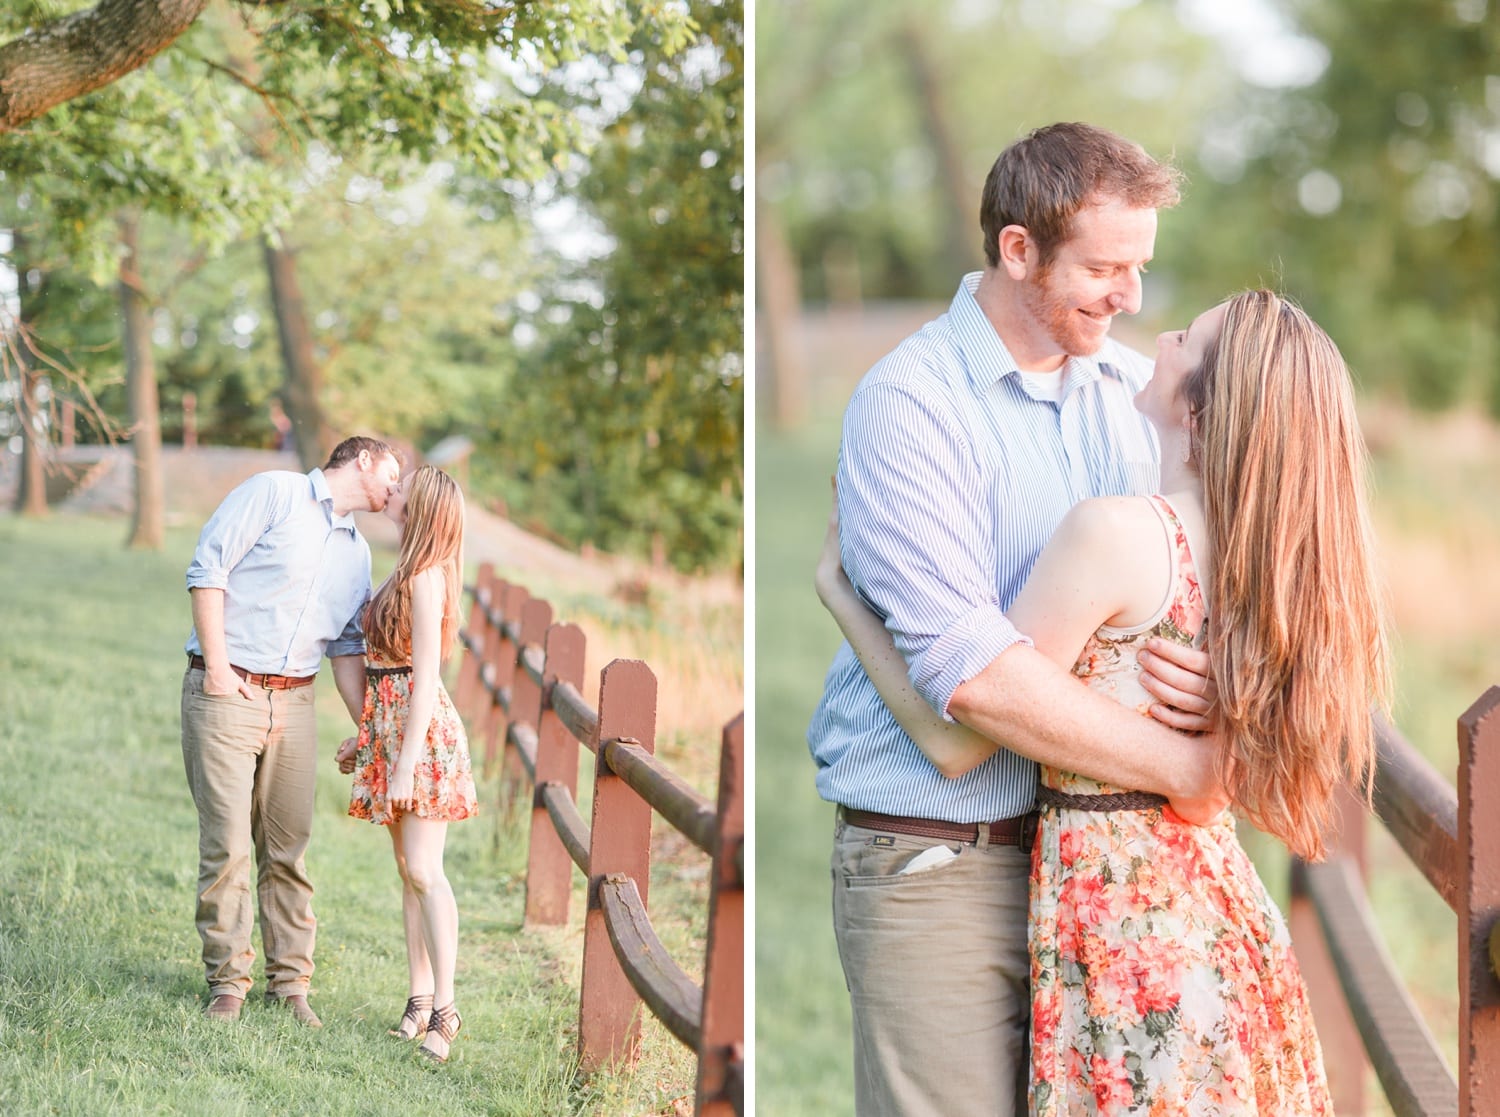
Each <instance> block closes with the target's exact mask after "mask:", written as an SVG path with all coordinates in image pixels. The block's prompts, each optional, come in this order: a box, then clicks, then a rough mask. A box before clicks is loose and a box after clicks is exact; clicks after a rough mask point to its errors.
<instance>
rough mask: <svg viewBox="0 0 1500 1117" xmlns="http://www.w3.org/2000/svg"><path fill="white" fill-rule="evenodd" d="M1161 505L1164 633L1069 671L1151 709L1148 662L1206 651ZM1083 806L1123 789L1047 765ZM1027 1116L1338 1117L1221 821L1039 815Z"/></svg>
mask: <svg viewBox="0 0 1500 1117" xmlns="http://www.w3.org/2000/svg"><path fill="white" fill-rule="evenodd" d="M1150 499H1152V500H1153V501H1155V502H1156V504H1157V508H1158V510H1159V511H1160V512H1161V514H1162V516H1163V519H1164V521H1165V522H1166V524H1167V527H1168V530H1169V534H1170V537H1171V539H1172V545H1173V553H1174V555H1175V557H1176V570H1177V578H1176V583H1175V585H1174V588H1173V592H1172V594H1171V596H1170V598H1169V600H1168V602H1167V604H1166V606H1165V608H1164V610H1163V613H1162V615H1161V616H1160V617H1159V618H1157V619H1156V620H1155V621H1153V622H1151V623H1149V624H1148V625H1145V626H1139V627H1138V628H1136V629H1133V630H1129V631H1122V630H1118V629H1110V628H1108V627H1105V628H1101V629H1100V630H1099V631H1098V632H1097V633H1095V634H1094V636H1093V637H1091V638H1090V640H1089V643H1088V645H1087V647H1085V649H1084V651H1083V654H1082V655H1081V656H1080V657H1079V660H1078V663H1077V665H1076V666H1075V667H1074V669H1073V670H1074V673H1075V674H1076V675H1078V676H1079V677H1081V678H1082V679H1083V680H1084V682H1085V683H1086V684H1087V685H1089V686H1090V687H1094V688H1096V689H1099V690H1101V691H1103V692H1105V693H1108V694H1110V695H1111V696H1112V697H1114V698H1115V699H1116V700H1117V701H1119V702H1122V703H1123V704H1125V705H1127V706H1133V707H1135V708H1136V709H1137V710H1139V711H1141V712H1142V713H1143V714H1144V713H1146V710H1147V709H1148V707H1149V706H1150V703H1151V698H1150V696H1149V694H1148V693H1147V692H1146V691H1145V689H1144V688H1143V687H1141V685H1140V681H1139V674H1140V668H1139V667H1138V666H1137V664H1136V653H1137V652H1138V651H1139V647H1140V645H1142V644H1144V643H1145V641H1146V640H1148V639H1149V638H1150V637H1152V636H1156V635H1160V636H1164V637H1166V638H1167V639H1171V640H1176V641H1178V642H1179V643H1183V644H1193V645H1195V646H1201V644H1202V642H1203V638H1204V621H1205V610H1204V603H1203V594H1202V591H1201V589H1200V587H1199V584H1198V578H1197V574H1196V570H1195V568H1194V565H1193V561H1192V555H1191V553H1190V551H1189V548H1188V541H1187V534H1186V532H1185V531H1184V530H1183V527H1182V523H1181V521H1180V520H1179V519H1178V518H1177V515H1176V513H1175V512H1174V511H1173V510H1172V508H1171V505H1170V504H1168V503H1167V501H1166V500H1165V499H1163V498H1161V497H1152V498H1150ZM1041 778H1042V782H1043V783H1045V784H1047V785H1048V786H1050V787H1055V788H1058V789H1059V790H1062V791H1067V792H1072V793H1074V794H1100V793H1107V792H1112V791H1119V790H1123V789H1120V788H1114V787H1109V786H1107V785H1104V784H1101V783H1098V782H1097V781H1094V780H1091V779H1088V778H1086V777H1083V776H1079V775H1077V774H1075V773H1071V772H1061V771H1058V770H1056V769H1051V768H1046V767H1043V768H1042V772H1041ZM1030 941H1031V987H1032V1021H1031V1060H1032V1069H1031V1106H1030V1108H1031V1111H1032V1112H1033V1113H1034V1114H1037V1115H1038V1117H1063V1115H1069V1114H1075V1113H1089V1114H1125V1113H1135V1114H1149V1115H1150V1117H1179V1115H1180V1117H1189V1115H1191V1117H1243V1115H1246V1114H1258V1115H1260V1117H1272V1115H1275V1117H1283V1115H1286V1114H1297V1115H1299V1117H1305V1115H1316V1114H1330V1113H1332V1111H1333V1110H1332V1104H1331V1102H1330V1100H1329V1096H1328V1085H1327V1081H1326V1079H1325V1077H1324V1072H1323V1056H1322V1051H1321V1048H1320V1047H1319V1044H1318V1038H1317V1034H1316V1032H1315V1031H1314V1029H1313V1020H1312V1013H1311V1010H1310V1008H1309V1007H1308V1002H1307V989H1306V986H1305V985H1304V984H1303V981H1302V975H1301V971H1300V970H1299V969H1298V966H1297V960H1296V958H1295V957H1294V955H1293V953H1292V946H1291V939H1290V936H1289V935H1288V933H1287V928H1286V922H1285V920H1283V918H1282V916H1281V912H1280V911H1279V910H1278V909H1277V907H1276V904H1275V902H1274V901H1273V900H1272V899H1271V897H1270V896H1269V894H1267V892H1266V889H1265V886H1264V885H1263V884H1262V883H1261V880H1260V877H1259V876H1258V875H1257V874H1256V872H1255V868H1254V866H1253V865H1252V864H1251V862H1250V858H1249V857H1248V856H1247V855H1246V853H1245V851H1244V848H1243V847H1242V846H1241V845H1240V843H1239V839H1238V838H1237V837H1236V835H1235V822H1234V817H1233V815H1231V814H1230V813H1229V812H1228V811H1225V812H1224V814H1223V815H1221V816H1220V817H1219V818H1218V819H1217V820H1215V821H1214V822H1213V823H1212V824H1211V825H1209V826H1203V827H1198V826H1192V825H1189V824H1188V823H1186V822H1184V821H1182V819H1181V818H1179V817H1178V816H1177V815H1175V814H1174V813H1173V812H1172V809H1171V808H1170V807H1162V808H1158V809H1155V810H1149V811H1112V812H1089V811H1079V810H1071V809H1067V810H1059V809H1056V808H1049V809H1046V810H1044V811H1043V812H1042V817H1041V826H1040V828H1039V832H1038V834H1037V841H1036V846H1035V848H1034V850H1033V852H1032V874H1031V919H1030Z"/></svg>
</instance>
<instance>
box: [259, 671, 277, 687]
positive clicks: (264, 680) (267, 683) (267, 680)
mask: <svg viewBox="0 0 1500 1117" xmlns="http://www.w3.org/2000/svg"><path fill="white" fill-rule="evenodd" d="M273 677H274V676H271V675H267V674H265V673H264V672H262V673H260V674H257V675H256V679H257V682H256V684H255V685H256V686H258V687H260V689H261V690H275V689H277V688H276V685H275V683H273V682H272V681H271V680H272V678H273Z"/></svg>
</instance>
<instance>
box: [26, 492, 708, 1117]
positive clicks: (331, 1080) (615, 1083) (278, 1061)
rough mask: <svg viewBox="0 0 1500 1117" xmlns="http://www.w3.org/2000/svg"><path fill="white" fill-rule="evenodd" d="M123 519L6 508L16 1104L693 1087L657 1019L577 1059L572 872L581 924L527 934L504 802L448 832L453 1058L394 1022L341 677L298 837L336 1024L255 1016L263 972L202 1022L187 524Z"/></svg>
mask: <svg viewBox="0 0 1500 1117" xmlns="http://www.w3.org/2000/svg"><path fill="white" fill-rule="evenodd" d="M124 534H125V531H124V525H123V524H122V523H121V522H119V521H114V520H110V521H95V520H79V519H71V518H62V517H60V518H56V519H53V520H51V521H48V522H43V523H32V522H25V521H18V520H16V519H13V518H0V584H3V585H5V586H6V587H7V594H6V597H7V601H6V608H5V624H4V628H3V632H0V680H3V686H0V1111H3V1112H6V1113H26V1114H31V1113H59V1114H80V1115H82V1114H98V1113H111V1114H135V1113H152V1114H170V1113H184V1114H188V1113H191V1114H201V1113H207V1114H221V1113H222V1114H240V1113H243V1114H258V1113H288V1114H302V1113H306V1114H322V1113H332V1112H341V1113H370V1114H377V1113H378V1114H390V1113H392V1112H427V1113H442V1114H448V1115H452V1114H467V1113H474V1114H480V1113H483V1114H492V1115H506V1114H514V1115H517V1117H520V1115H528V1117H529V1115H534V1114H549V1115H550V1114H559V1115H560V1114H622V1115H623V1114H632V1115H633V1114H644V1113H658V1112H671V1111H672V1105H673V1102H674V1100H675V1099H680V1098H682V1097H683V1096H684V1095H690V1094H691V1089H692V1075H693V1063H692V1057H691V1054H690V1053H688V1052H687V1051H685V1049H683V1048H681V1047H680V1045H678V1044H677V1042H676V1041H675V1040H674V1039H672V1038H671V1037H670V1036H669V1035H667V1033H666V1032H665V1030H664V1029H663V1028H662V1027H661V1026H660V1025H659V1024H657V1023H656V1022H655V1021H654V1020H649V1019H648V1020H647V1021H646V1024H645V1029H644V1031H645V1043H644V1055H643V1058H642V1061H641V1062H640V1064H639V1065H638V1066H637V1067H636V1069H635V1070H634V1071H632V1072H621V1073H618V1074H613V1075H611V1074H604V1075H598V1076H594V1077H593V1078H592V1079H589V1080H584V1079H582V1078H580V1077H579V1076H577V1075H576V1073H575V1064H574V1044H575V1041H576V1028H577V1013H578V1000H577V997H578V992H577V979H578V969H579V954H580V952H581V945H582V937H581V933H580V931H579V927H580V926H581V921H582V912H583V891H582V881H581V877H580V876H579V875H578V874H575V890H574V901H573V917H572V921H571V923H570V925H569V926H568V927H567V928H560V929H555V930H544V931H526V930H523V928H522V926H521V922H522V909H523V902H524V887H525V881H524V873H525V850H526V832H525V829H524V814H523V815H521V820H520V821H517V819H516V818H515V817H514V815H513V814H512V816H511V817H509V818H508V817H507V812H503V811H499V810H495V809H489V810H487V811H486V812H485V813H484V814H483V815H481V817H480V818H478V819H476V820H474V821H471V822H465V823H463V824H461V825H455V826H454V827H452V828H451V830H450V831H449V842H448V857H447V867H448V873H449V876H450V879H451V880H452V882H453V886H454V890H455V892H456V894H457V897H458V908H459V913H460V920H461V926H460V947H459V972H458V992H459V1004H460V1006H461V1008H462V1009H463V1013H464V1030H463V1033H462V1034H461V1035H460V1037H459V1038H458V1040H457V1042H456V1044H455V1048H454V1057H453V1059H452V1060H451V1061H450V1063H449V1064H448V1065H447V1066H446V1067H442V1068H437V1067H431V1066H428V1065H426V1064H425V1063H423V1062H422V1061H420V1060H419V1059H418V1058H417V1057H416V1056H415V1055H414V1053H413V1052H412V1050H411V1049H410V1048H409V1047H407V1046H405V1045H403V1044H401V1043H400V1042H399V1041H396V1040H393V1039H390V1038H388V1037H387V1036H386V1034H385V1029H386V1027H387V1026H388V1025H389V1024H390V1023H392V1022H393V1021H394V1020H395V1018H396V1017H397V1016H398V1015H399V1014H400V1010H401V1006H402V1003H403V1001H404V998H405V954H404V950H403V946H402V932H401V922H400V892H399V886H398V881H397V877H396V873H395V870H394V866H393V864H392V860H391V854H390V842H389V839H388V838H387V836H386V834H385V832H384V831H383V830H382V829H380V828H376V827H373V826H371V825H369V824H368V823H363V822H358V821H356V820H353V819H350V818H347V817H346V816H345V814H344V810H345V807H346V806H347V801H348V800H347V795H348V778H347V777H344V776H341V775H339V773H338V771H337V769H336V768H335V767H334V765H333V762H332V755H333V750H334V748H335V747H336V745H337V742H338V741H339V740H340V739H341V738H342V737H343V736H345V735H346V734H347V732H348V721H347V717H346V715H345V714H344V712H343V707H342V704H341V703H340V702H339V701H338V696H337V693H336V692H335V691H334V689H333V687H332V682H331V679H330V678H329V677H328V672H324V673H323V677H321V678H320V680H319V683H318V687H319V694H318V706H319V711H320V736H321V740H320V748H321V750H322V753H323V755H324V756H325V757H326V758H327V762H326V763H325V764H324V765H323V766H322V768H321V771H320V776H319V784H318V790H317V818H316V821H315V825H314V834H313V843H312V847H311V850H310V851H309V855H308V869H309V873H310V875H311V877H312V880H313V883H314V885H315V886H316V888H317V894H316V897H315V900H314V907H315V910H316V912H317V914H318V918H319V926H318V944H317V953H316V960H317V972H316V974H315V975H314V978H313V987H312V1001H313V1004H314V1006H315V1007H316V1008H317V1009H318V1011H319V1013H320V1014H321V1015H322V1017H323V1020H324V1023H325V1027H324V1028H323V1029H321V1030H319V1031H309V1030H306V1029H302V1028H299V1027H298V1026H296V1025H295V1024H293V1023H292V1022H291V1021H290V1020H289V1019H288V1018H287V1017H286V1016H285V1015H284V1014H280V1013H274V1012H272V1011H271V1010H269V1009H267V1008H265V1007H264V1006H263V1005H262V1004H261V1002H260V995H261V993H262V991H263V988H264V986H263V983H262V975H261V973H260V967H259V965H257V971H256V988H255V989H254V991H253V992H252V996H251V1000H250V1001H249V1002H247V1005H246V1009H245V1014H244V1017H243V1018H242V1020H241V1022H240V1023H239V1024H238V1025H237V1026H234V1025H231V1026H223V1025H215V1024H211V1023H209V1022H208V1021H206V1020H205V1019H204V1018H203V1017H202V1015H201V1008H202V1005H203V1002H204V998H205V993H206V990H205V987H204V983H203V974H202V967H201V964H200V962H199V960H198V959H199V942H198V937H197V934H196V932H195V931H194V929H193V905H194V881H195V878H196V873H197V857H196V851H197V819H196V815H195V813H194V810H193V806H192V801H191V799H190V797H189V795H188V791H187V785H186V781H185V777H184V775H183V768H182V754H181V748H180V744H179V730H178V710H177V706H178V690H179V685H180V679H181V674H182V669H183V666H184V660H183V656H182V651H181V649H182V643H183V640H184V639H185V637H186V634H187V630H188V627H189V623H190V621H189V616H188V603H187V595H186V593H185V592H184V590H183V571H184V569H185V567H186V565H187V560H188V557H189V555H190V553H191V549H192V545H193V535H192V534H191V533H188V532H173V533H172V534H171V535H170V536H169V539H168V545H167V548H166V551H165V553H163V554H150V553H131V552H127V551H124V550H123V549H121V543H122V541H123V538H124ZM585 767H586V766H585ZM582 779H583V782H584V784H585V786H586V785H587V780H588V775H587V772H585V774H584V776H583V778H582ZM496 794H497V792H496V788H495V787H493V786H491V785H488V784H486V785H485V786H483V787H482V789H481V797H482V799H483V801H485V802H486V803H492V802H494V801H495V798H496ZM701 875H702V874H701V873H698V872H697V871H696V868H695V867H692V866H691V865H690V867H689V868H686V869H685V868H684V867H682V866H680V865H677V864H675V863H673V862H672V861H670V860H663V861H662V862H661V863H660V864H659V865H658V866H657V867H656V868H655V870H654V871H653V895H652V900H653V902H652V907H653V912H654V914H655V918H656V919H657V921H658V922H659V924H660V925H661V926H660V928H659V929H660V930H661V933H662V936H663V938H664V939H665V940H667V942H668V946H669V947H671V948H672V949H674V951H675V950H677V949H678V948H682V949H684V950H686V951H688V954H687V955H686V957H685V958H684V965H687V966H688V968H689V969H690V970H691V968H692V965H691V962H692V954H691V951H692V949H693V947H694V945H695V944H696V945H697V946H698V949H699V950H701V938H702V931H703V928H702V916H701V914H700V913H698V912H697V911H696V910H695V909H696V908H698V907H701V905H702V891H701V888H698V889H696V890H695V888H694V887H693V885H694V883H695V881H696V880H697V879H701ZM256 945H257V950H258V949H259V938H258V935H257V941H256Z"/></svg>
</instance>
